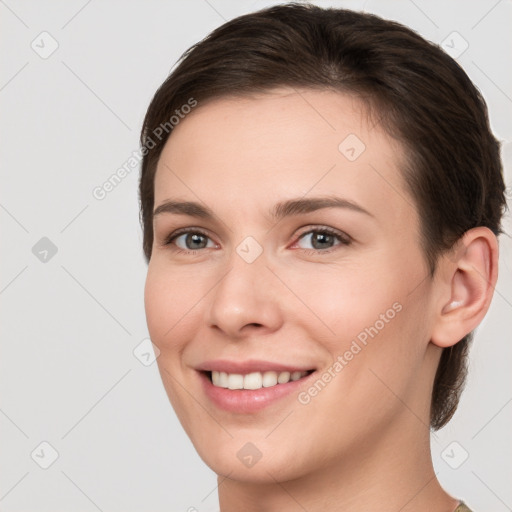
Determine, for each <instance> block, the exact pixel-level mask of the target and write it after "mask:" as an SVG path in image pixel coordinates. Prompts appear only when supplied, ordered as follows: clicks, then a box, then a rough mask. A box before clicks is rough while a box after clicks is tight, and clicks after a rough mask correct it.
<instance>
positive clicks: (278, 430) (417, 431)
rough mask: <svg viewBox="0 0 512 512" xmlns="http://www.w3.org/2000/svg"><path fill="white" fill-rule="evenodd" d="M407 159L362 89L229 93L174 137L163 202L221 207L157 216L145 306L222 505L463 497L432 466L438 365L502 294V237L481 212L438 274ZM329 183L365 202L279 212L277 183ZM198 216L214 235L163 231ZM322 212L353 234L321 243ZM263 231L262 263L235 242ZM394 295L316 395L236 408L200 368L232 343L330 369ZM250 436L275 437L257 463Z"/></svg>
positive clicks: (370, 505)
mask: <svg viewBox="0 0 512 512" xmlns="http://www.w3.org/2000/svg"><path fill="white" fill-rule="evenodd" d="M349 134H355V135H357V137H358V138H359V139H360V140H361V141H363V143H364V145H365V146H366V148H365V150H364V151H363V152H362V153H361V154H360V156H359V157H358V158H357V159H355V160H354V161H350V160H348V159H347V158H346V156H345V155H344V154H343V153H342V152H340V150H339V149H338V147H339V145H340V143H341V142H342V141H343V140H344V139H345V138H346V137H347V135H349ZM402 161H403V153H402V149H401V147H400V145H399V143H398V142H397V141H395V140H393V139H391V138H389V137H388V136H387V135H386V134H385V132H384V131H383V130H382V129H381V128H380V127H379V126H378V125H374V124H372V122H371V120H370V119H369V117H368V116H367V115H366V113H365V111H364V109H363V107H362V105H361V104H360V103H358V101H357V100H356V99H354V98H351V97H349V96H346V95H342V94H340V93H335V92H332V91H313V90H304V91H295V90H291V89H276V90H273V91H271V92H268V93H266V94H261V95H258V96H251V97H244V98H225V99H216V100H214V101H212V102H208V103H205V104H200V105H199V106H198V107H197V108H196V109H195V110H194V111H193V112H192V113H190V114H189V115H188V116H187V117H186V118H185V119H184V120H183V121H181V122H180V124H179V125H178V126H177V127H176V128H175V129H174V131H173V133H172V136H171V137H170V138H169V139H168V141H167V143H166V146H165V148H164V150H163V153H162V155H161V158H160V161H159V164H158V167H157V173H156V177H155V208H156V207H158V206H159V205H160V204H162V203H164V202H165V201H168V200H171V199H173V200H186V201H198V202H200V203H201V204H203V205H206V206H208V207H209V208H210V209H211V210H212V211H213V212H214V213H215V218H214V219H213V220H206V219H202V218H197V217H192V216H188V215H183V214H175V213H162V214H160V215H157V216H155V219H154V232H155V240H154V244H153V253H152V257H151V260H150V262H149V268H148V274H147V281H146V288H145V306H146V315H147V322H148V328H149V332H150V336H151V339H152V341H153V343H154V344H155V345H156V346H157V347H158V348H159V350H160V356H159V357H158V359H157V362H158V367H159V371H160V374H161V377H162V380H163V384H164V386H165V389H166V391H167V394H168V396H169V399H170V401H171V403H172V406H173V407H174V409H175V411H176V414H177V416H178V418H179V420H180V422H181V424H182V425H183V428H184V429H185V431H186V432H187V434H188V436H189V437H190V439H191V441H192V443H193V444H194V446H195V448H196V450H197V451H198V453H199V455H200V456H201V458H202V459H203V460H204V462H205V463H206V464H207V465H208V466H209V467H210V468H211V469H212V470H213V471H215V472H216V473H217V474H218V475H219V477H218V481H219V500H220V507H221V511H222V512H235V511H236V512H238V511H240V510H245V511H253V510H254V511H257V510H258V511H261V510H265V511H281V512H282V511H285V512H287V511H298V510H304V509H306V510H308V511H309V512H314V511H320V510H321V511H323V512H325V511H331V510H332V511H334V510H343V511H363V510H379V511H384V512H385V511H390V512H391V511H393V512H396V511H398V510H400V511H401V512H408V511H412V510H414V511H425V512H426V511H432V510H439V511H446V512H449V511H453V510H454V509H455V508H456V505H457V500H456V499H455V498H454V497H452V496H450V495H449V494H448V493H447V492H445V491H444V489H443V488H442V487H441V485H440V484H439V482H438V480H437V478H436V476H435V474H434V470H433V467H432V461H431V455H430V431H429V410H430V400H431V391H432V383H433V380H434V376H435V371H436V368H437V365H438V362H439V358H440V355H441V349H442V347H446V346H450V345H453V344H454V343H456V342H457V341H458V340H460V339H461V338H462V337H463V336H464V335H465V334H466V333H468V332H470V331H471V330H472V329H473V328H474V327H476V325H478V323H479V322H480V321H481V319H482V318H483V316H484V315H485V312H486V311H487V308H488V307H489V303H490V300H491V296H492V289H493V286H494V284H495V282H496V278H497V270H496V268H497V264H496V261H497V244H496V238H495V237H494V235H493V234H492V233H491V232H490V231H489V230H488V229H487V228H475V229H474V230H470V231H469V232H468V233H467V234H466V236H465V237H464V239H463V240H461V242H460V244H458V245H457V246H456V248H455V249H454V251H453V252H452V253H450V254H449V255H448V256H446V257H443V258H441V259H440V260H439V263H438V270H437V272H436V275H435V276H434V278H433V279H431V278H430V277H429V276H428V274H429V273H428V268H427V265H426V262H425V258H424V255H423V252H422V250H421V247H420V238H419V226H420V223H419V216H418V212H417V210H416V206H415V204H414V201H413V200H412V198H411V196H410V194H409V193H408V191H407V190H406V188H405V184H404V182H403V180H402V175H401V173H400V165H401V162H402ZM326 195H328V196H332V195H336V196H339V197H343V198H345V199H347V200H349V201H352V202H356V203H357V204H358V205H360V206H361V207H362V208H364V209H365V210H367V211H368V212H369V214H365V213H360V212H357V211H354V210H352V209H349V208H327V209H321V210H318V211H314V212H310V213H302V214H297V215H293V216H289V217H285V218H283V219H281V220H279V222H276V221H275V220H273V219H272V218H270V217H269V215H268V212H269V210H270V209H271V208H272V207H273V206H274V204H275V203H277V202H279V201H283V200H286V199H290V198H302V197H307V198H309V197H317V196H326ZM187 227H190V228H201V229H202V230H203V231H205V232H206V233H207V236H208V237H207V238H205V239H204V240H203V241H204V243H205V247H204V248H199V249H196V250H195V252H194V251H193V248H194V247H195V246H194V245H193V242H192V243H191V241H190V240H189V241H188V244H189V245H188V247H187V245H186V243H187V239H186V237H185V236H182V237H180V238H179V239H175V240H174V244H170V245H164V241H165V239H166V237H168V236H169V235H170V234H172V233H173V232H175V231H176V230H177V229H179V228H187ZM323 227H329V228H332V229H334V230H338V231H340V232H342V233H345V234H346V235H349V237H350V238H351V240H352V242H351V243H350V244H348V245H347V244H343V243H341V242H340V240H339V239H337V238H336V237H334V238H332V239H330V247H329V243H328V244H327V245H325V242H324V245H313V244H314V241H313V238H312V236H311V235H312V233H311V232H312V231H313V235H315V233H316V231H314V230H315V229H316V230H317V231H318V229H319V228H323ZM192 231H193V230H192ZM306 233H307V234H306ZM302 235H305V236H303V237H302V238H301V236H302ZM249 236H251V237H253V238H254V239H255V240H256V241H257V242H258V244H259V245H260V246H261V248H262V249H263V252H262V254H261V255H260V256H259V257H257V258H256V259H255V260H254V261H253V262H252V263H248V262H246V261H245V260H244V259H243V258H242V257H240V255H239V254H238V253H237V251H236V248H237V246H239V244H240V243H241V242H242V241H244V240H245V239H246V237H249ZM328 242H329V240H328ZM196 247H197V243H196ZM318 247H320V248H318ZM180 250H181V251H187V250H188V253H187V252H179V251H180ZM327 251H329V252H327ZM397 303H398V304H399V305H400V306H401V310H400V311H399V312H397V313H396V315H394V318H393V319H391V320H389V321H388V322H387V323H385V326H384V327H383V328H382V329H380V330H379V332H378V334H377V335H376V336H374V337H373V338H370V339H369V341H368V343H367V345H366V346H364V347H363V348H362V350H361V351H360V352H358V353H357V355H355V356H354V357H353V359H352V360H350V361H349V362H348V364H346V366H344V368H343V370H342V371H340V372H339V373H337V374H336V376H335V377H334V378H333V379H332V380H331V381H330V382H329V383H328V384H327V385H326V386H325V388H323V389H322V390H321V392H319V393H318V394H317V395H316V396H314V397H313V398H312V399H311V400H310V402H309V403H307V404H302V403H300V402H299V401H298V399H297V394H295V393H292V394H291V395H288V396H287V397H286V398H284V399H281V400H279V401H277V402H276V403H275V404H273V405H271V406H269V407H267V408H265V409H263V410H262V411H259V412H257V413H253V414H240V413H232V412H226V411H223V410H221V409H219V408H217V407H216V406H215V405H214V404H213V403H212V402H211V401H210V400H209V399H208V397H207V396H206V395H205V394H204V393H203V391H202V388H201V385H200V384H201V383H200V379H199V376H198V373H197V371H196V370H195V369H194V368H195V367H196V366H197V365H198V364H200V363H201V362H203V361H206V360H211V359H218V358H224V359H231V360H247V359H249V358H253V359H264V360H269V361H277V362H283V363H292V364H297V365H301V366H302V365H303V366H307V367H311V368H316V369H317V371H318V373H319V375H321V374H322V373H323V372H325V371H327V370H328V368H329V367H331V368H332V365H333V362H334V361H335V360H336V358H337V357H338V356H339V355H343V354H344V353H345V352H346V351H347V350H348V349H349V348H350V346H351V343H352V341H353V340H354V339H356V337H357V335H358V334H360V333H361V332H362V331H364V329H365V328H368V327H369V326H373V325H375V323H376V321H377V320H379V318H381V317H380V315H381V314H385V312H386V311H387V310H389V309H390V308H392V305H393V304H397ZM304 390H305V391H307V388H305V389H302V391H304ZM247 442H251V443H253V444H254V445H255V446H256V447H257V448H258V450H259V451H260V452H261V454H262V457H261V459H260V460H259V461H258V462H257V463H256V464H255V465H254V466H252V467H250V468H249V467H246V466H245V465H244V464H242V463H241V461H240V460H239V458H238V457H237V452H238V450H240V449H241V448H242V447H243V446H244V445H245V444H246V443H247ZM441 449H442V447H441Z"/></svg>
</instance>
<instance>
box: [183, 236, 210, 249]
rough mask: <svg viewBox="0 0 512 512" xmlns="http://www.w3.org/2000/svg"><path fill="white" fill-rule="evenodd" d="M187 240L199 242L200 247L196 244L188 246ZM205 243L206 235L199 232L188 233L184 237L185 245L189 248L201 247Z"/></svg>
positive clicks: (204, 245)
mask: <svg viewBox="0 0 512 512" xmlns="http://www.w3.org/2000/svg"><path fill="white" fill-rule="evenodd" d="M201 239H203V240H202V243H201ZM188 242H193V243H199V245H200V247H199V246H197V245H196V246H192V247H190V246H189V243H188ZM206 244H207V242H206V237H205V236H204V235H201V234H199V233H189V234H188V235H187V236H186V238H185V245H186V246H187V247H188V248H189V249H203V248H204V247H206Z"/></svg>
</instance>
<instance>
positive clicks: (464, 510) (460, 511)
mask: <svg viewBox="0 0 512 512" xmlns="http://www.w3.org/2000/svg"><path fill="white" fill-rule="evenodd" d="M453 512H472V511H471V509H469V508H468V507H467V506H466V505H465V504H464V502H462V501H460V502H459V506H458V507H457V508H456V509H455V510H454V511H453Z"/></svg>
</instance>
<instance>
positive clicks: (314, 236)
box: [296, 227, 352, 253]
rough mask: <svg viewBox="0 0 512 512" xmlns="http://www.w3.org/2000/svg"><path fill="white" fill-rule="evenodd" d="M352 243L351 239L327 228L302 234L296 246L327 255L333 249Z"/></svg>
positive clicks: (319, 228)
mask: <svg viewBox="0 0 512 512" xmlns="http://www.w3.org/2000/svg"><path fill="white" fill-rule="evenodd" d="M351 241H352V240H351V238H350V237H349V236H348V235H347V234H345V233H343V232H341V231H337V230H334V229H331V228H326V227H318V228H315V229H310V230H309V231H306V232H305V233H302V234H301V235H300V237H299V240H298V241H297V242H296V244H297V245H298V246H299V247H300V248H301V249H306V250H307V249H313V250H314V251H317V252H323V253H327V252H331V251H330V249H332V248H333V247H336V246H338V245H349V244H350V243H351ZM307 244H310V246H309V247H307V246H305V245H307Z"/></svg>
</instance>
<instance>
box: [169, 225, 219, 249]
mask: <svg viewBox="0 0 512 512" xmlns="http://www.w3.org/2000/svg"><path fill="white" fill-rule="evenodd" d="M171 244H174V245H176V247H177V248H178V249H180V251H179V252H192V251H196V250H198V249H211V248H215V247H216V245H215V243H214V242H213V241H212V240H211V239H210V237H209V236H208V235H207V234H206V233H204V232H202V231H200V230H198V229H182V230H179V231H177V232H174V233H172V234H171V235H170V236H169V237H167V238H166V240H165V241H164V245H171Z"/></svg>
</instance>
